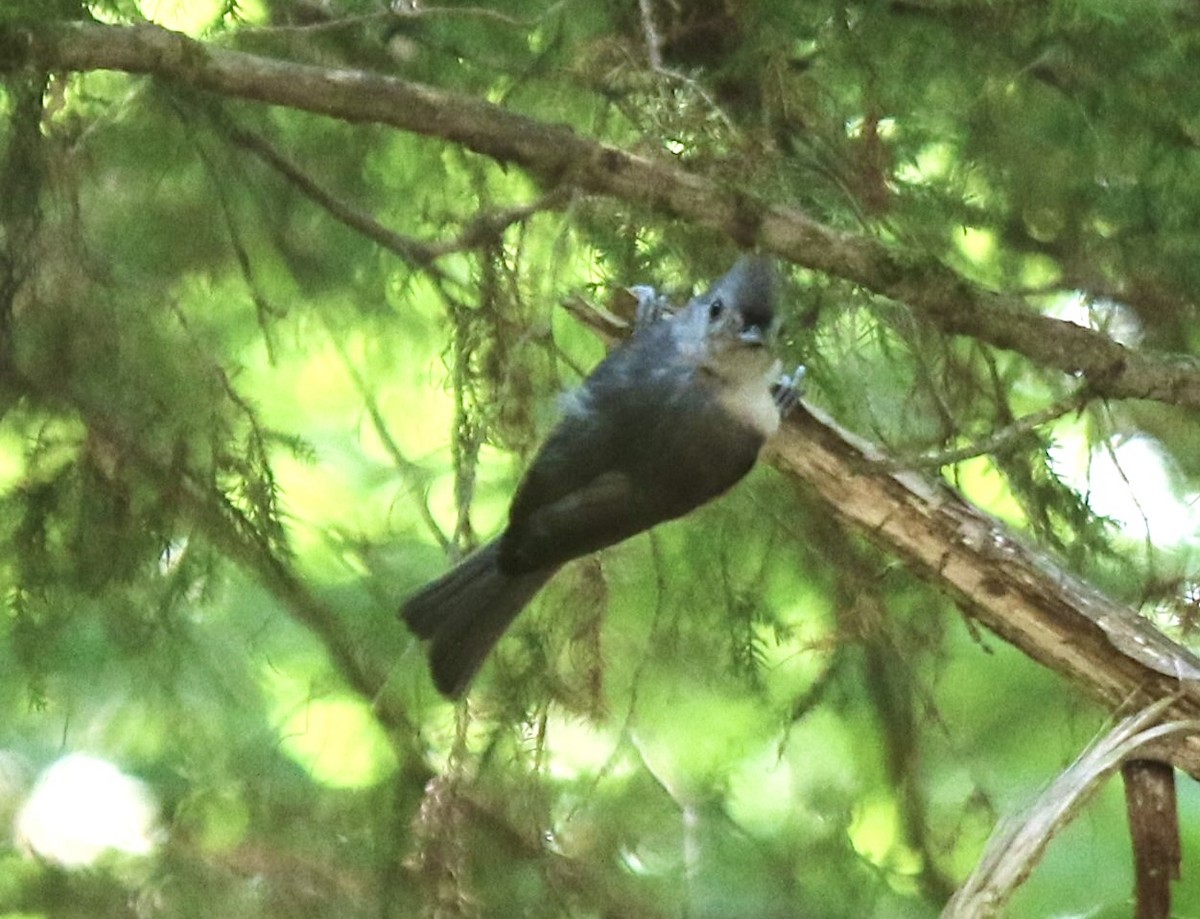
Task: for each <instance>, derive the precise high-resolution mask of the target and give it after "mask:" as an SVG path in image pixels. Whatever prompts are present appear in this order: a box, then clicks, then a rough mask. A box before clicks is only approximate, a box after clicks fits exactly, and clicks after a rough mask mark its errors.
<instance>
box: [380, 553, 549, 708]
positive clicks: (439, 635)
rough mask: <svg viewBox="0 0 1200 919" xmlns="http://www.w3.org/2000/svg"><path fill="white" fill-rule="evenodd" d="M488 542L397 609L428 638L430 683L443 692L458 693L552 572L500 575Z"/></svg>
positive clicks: (447, 693) (495, 555)
mask: <svg viewBox="0 0 1200 919" xmlns="http://www.w3.org/2000/svg"><path fill="white" fill-rule="evenodd" d="M498 553H499V543H498V542H497V541H493V542H490V543H488V544H487V545H486V546H483V547H482V548H481V549H478V550H477V551H475V552H473V553H472V554H471V555H469V556H467V557H466V558H464V559H463V560H462V561H461V562H459V563H458V564H457V565H456V566H455V567H454V568H451V569H450V570H449V571H447V572H446V573H445V574H444V575H442V576H441V577H440V578H438V579H437V580H436V581H433V582H432V583H430V584H426V585H425V587H423V588H421V590H420V591H418V592H417V593H415V594H413V595H412V596H411V597H409V598H408V599H407V600H406V601H405V602H404V605H403V606H402V607H401V608H400V615H401V616H403V618H404V621H405V622H407V623H408V627H409V628H410V629H412V630H413V632H414V633H416V634H417V635H418V636H419V637H421V638H427V639H429V640H430V646H429V667H430V670H431V671H432V672H433V682H434V685H436V686H437V688H438V690H439V691H440V692H441V693H442V694H443V695H446V696H450V697H451V698H455V697H457V696H460V695H462V693H463V691H464V690H465V689H466V688H467V684H468V683H470V682H471V678H472V677H474V676H475V673H476V672H477V671H478V670H479V668H480V667H481V666H483V662H484V660H485V659H486V658H487V656H488V653H489V652H490V651H491V650H492V648H493V647H494V646H495V644H496V642H497V641H499V640H500V636H501V635H503V634H504V630H505V629H507V628H508V626H509V624H510V623H511V622H512V621H513V619H515V618H516V617H517V613H519V612H521V610H522V609H524V608H525V604H527V603H528V602H529V601H530V600H532V599H533V595H534V594H535V593H537V592H538V590H539V589H540V588H541V586H542V585H543V584H545V583H546V581H548V580H549V579H550V576H551V575H552V574H554V572H555V571H556V570H557V569H555V568H549V569H543V570H540V571H533V572H530V573H528V574H517V575H508V574H504V573H503V572H502V571H501V570H500V567H499V565H498V564H497V556H498Z"/></svg>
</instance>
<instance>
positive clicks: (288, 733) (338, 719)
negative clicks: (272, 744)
mask: <svg viewBox="0 0 1200 919" xmlns="http://www.w3.org/2000/svg"><path fill="white" fill-rule="evenodd" d="M279 733H280V738H281V741H280V742H281V745H282V747H283V751H284V752H285V753H286V754H287V755H288V756H290V757H291V758H292V759H293V760H295V761H296V762H297V763H298V764H299V765H300V766H302V767H303V768H304V769H305V771H307V772H308V774H309V775H311V776H312V777H313V779H314V780H316V781H318V782H320V783H321V784H322V785H326V786H328V787H331V788H365V787H367V786H370V785H374V784H376V783H377V782H379V781H380V780H381V779H383V778H384V777H385V776H386V775H388V773H390V772H391V771H392V770H394V769H395V768H396V760H395V757H394V756H393V755H392V751H391V748H390V747H389V746H388V743H387V738H385V737H384V736H383V731H382V730H380V728H379V725H378V724H377V723H376V721H375V719H374V718H372V717H371V713H370V711H369V710H368V709H367V706H366V705H365V704H363V702H362V701H361V700H359V699H356V698H353V697H351V696H333V697H331V698H326V699H313V700H311V701H309V702H306V703H304V704H303V705H302V706H300V707H299V709H298V710H297V711H295V712H294V713H293V714H292V715H291V716H290V717H288V718H287V719H286V721H285V722H284V724H283V725H282V726H281V727H280V729H279Z"/></svg>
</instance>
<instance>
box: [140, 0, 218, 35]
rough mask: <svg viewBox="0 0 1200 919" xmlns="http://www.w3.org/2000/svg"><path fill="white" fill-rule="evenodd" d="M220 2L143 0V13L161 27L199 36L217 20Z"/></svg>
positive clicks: (215, 0)
mask: <svg viewBox="0 0 1200 919" xmlns="http://www.w3.org/2000/svg"><path fill="white" fill-rule="evenodd" d="M224 5H225V4H223V3H221V2H220V0H142V12H143V13H144V14H145V16H146V18H147V19H149V20H150V21H151V22H156V23H158V24H159V25H160V26H164V27H166V28H168V29H174V30H176V31H177V32H186V33H187V34H189V35H199V34H200V33H201V32H203V31H204V30H205V29H207V28H208V27H209V26H210V25H212V23H213V21H214V20H215V19H216V18H217V16H218V15H219V14H220V12H221V8H222V7H223V6H224Z"/></svg>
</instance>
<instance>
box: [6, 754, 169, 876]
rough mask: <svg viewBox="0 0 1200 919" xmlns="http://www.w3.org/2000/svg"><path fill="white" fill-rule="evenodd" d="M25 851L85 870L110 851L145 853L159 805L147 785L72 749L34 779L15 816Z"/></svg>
mask: <svg viewBox="0 0 1200 919" xmlns="http://www.w3.org/2000/svg"><path fill="white" fill-rule="evenodd" d="M15 828H16V837H17V841H18V843H19V844H20V846H21V847H22V848H23V849H24V850H25V851H27V852H29V853H31V854H33V855H36V856H38V857H39V858H42V859H45V860H47V861H51V862H54V863H55V864H58V865H62V866H63V867H65V868H84V867H87V866H88V865H92V864H94V863H95V862H96V861H97V860H98V859H99V858H100V857H101V856H103V855H105V854H106V853H109V852H120V853H124V854H126V855H149V854H150V853H151V852H152V851H153V850H154V848H155V846H156V845H157V844H158V842H159V841H160V840H159V837H160V835H161V834H160V830H159V828H158V804H157V802H156V801H155V800H154V797H153V795H152V794H151V793H150V790H149V788H147V786H146V785H145V784H144V783H143V782H141V781H139V780H138V779H135V778H132V777H130V776H128V775H126V774H125V773H123V772H121V770H120V769H118V768H117V767H116V766H114V765H113V764H112V763H110V762H108V761H107V760H103V759H99V758H98V757H95V756H89V755H88V754H86V753H72V754H70V755H68V756H64V757H63V758H62V759H60V760H58V761H57V762H55V763H54V764H52V765H51V766H50V767H49V768H48V769H46V771H45V772H43V773H42V774H41V776H40V777H39V778H38V780H37V783H36V784H35V785H34V787H33V791H32V793H31V794H30V795H29V798H28V800H27V801H26V802H25V805H24V806H23V807H22V808H21V810H20V812H19V813H18V814H17V818H16V827H15Z"/></svg>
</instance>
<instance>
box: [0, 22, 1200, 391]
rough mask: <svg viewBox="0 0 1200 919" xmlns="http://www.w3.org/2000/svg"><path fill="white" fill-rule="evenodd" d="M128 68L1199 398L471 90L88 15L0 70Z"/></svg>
mask: <svg viewBox="0 0 1200 919" xmlns="http://www.w3.org/2000/svg"><path fill="white" fill-rule="evenodd" d="M19 67H36V68H41V69H44V70H52V71H64V70H65V71H72V70H121V71H127V72H130V73H144V74H152V75H154V76H156V77H159V78H161V79H165V80H173V81H178V82H181V83H185V84H187V85H188V86H190V87H192V88H195V89H203V90H208V91H210V92H215V93H219V94H222V95H228V96H237V97H241V98H244V99H253V100H257V101H260V102H265V103H269V104H272V105H284V106H289V107H291V108H296V109H301V110H304V111H309V112H314V113H317V114H321V115H328V116H331V117H334V118H341V119H344V120H347V121H366V122H375V123H378V124H387V125H391V126H393V127H396V128H400V129H402V130H405V131H411V132H413V133H416V134H423V135H426V136H430V137H439V138H442V139H444V140H447V141H450V142H452V143H456V144H461V145H462V146H464V147H466V148H467V149H470V150H473V151H475V152H477V153H480V154H483V155H484V156H488V157H491V158H492V159H495V160H498V161H500V162H508V163H516V164H518V165H520V166H521V167H522V168H524V169H526V170H527V171H528V172H530V173H531V174H532V175H534V176H536V177H537V178H538V179H539V180H541V181H542V182H543V183H544V184H546V185H548V186H551V187H557V186H560V185H566V186H569V187H572V188H575V189H579V190H582V191H585V192H591V193H595V194H601V195H607V196H611V197H615V198H620V199H623V200H627V201H630V202H634V203H637V204H640V205H644V206H647V207H649V208H651V209H653V210H656V211H658V212H660V213H663V214H670V215H674V216H677V217H682V218H685V219H688V220H691V221H693V222H695V223H698V224H701V225H703V226H707V227H712V228H713V229H716V230H719V231H720V232H723V233H725V234H727V235H728V236H730V237H731V238H733V239H734V240H736V241H737V242H739V243H740V244H742V245H743V246H752V245H757V246H760V247H762V248H764V249H767V250H769V251H772V252H774V253H776V254H778V255H781V256H783V257H785V258H787V259H789V260H790V261H792V262H794V263H796V264H797V265H803V266H805V267H807V268H811V269H813V270H815V271H819V272H823V273H826V274H830V275H833V276H836V277H839V278H844V279H846V280H849V281H852V282H854V283H856V284H860V285H862V286H863V287H865V288H867V289H868V290H871V291H873V292H875V293H877V294H880V295H883V296H885V297H889V298H891V299H894V300H897V301H899V302H902V303H905V304H907V305H908V306H909V307H910V308H911V309H912V310H913V311H914V312H915V313H916V314H918V315H919V316H921V317H922V318H923V319H925V320H926V321H928V322H930V323H931V324H933V325H934V326H936V327H937V328H939V329H941V330H942V331H944V332H947V333H950V334H959V335H969V336H971V337H973V338H976V339H978V340H980V341H983V342H987V343H989V344H991V345H994V346H996V347H999V348H1006V349H1011V350H1013V351H1017V352H1019V353H1021V354H1023V355H1025V356H1026V357H1028V358H1029V359H1030V360H1032V361H1034V362H1035V363H1037V364H1040V365H1042V366H1045V367H1050V368H1055V369H1058V370H1061V371H1063V372H1064V373H1069V374H1074V375H1078V376H1080V377H1083V378H1084V379H1085V380H1086V381H1087V383H1088V384H1089V386H1090V387H1091V391H1092V392H1093V393H1094V394H1095V395H1096V396H1102V397H1107V398H1115V399H1129V398H1134V399H1152V400H1156V401H1160V402H1166V403H1171V404H1176V405H1188V406H1200V358H1195V357H1192V356H1190V355H1184V354H1152V353H1147V352H1143V351H1140V350H1137V349H1134V348H1127V347H1125V346H1124V345H1121V344H1120V343H1118V342H1116V341H1113V340H1112V339H1111V338H1109V337H1108V336H1106V335H1104V334H1103V333H1101V332H1097V331H1094V330H1091V329H1086V328H1083V327H1082V326H1078V325H1075V324H1073V323H1070V322H1065V321H1063V320H1060V319H1054V318H1051V317H1048V316H1043V315H1040V314H1039V313H1037V312H1036V311H1035V310H1033V309H1032V308H1031V307H1030V306H1029V305H1028V304H1027V303H1025V302H1024V301H1023V300H1022V299H1021V298H1019V297H1014V296H1011V295H1007V294H1003V293H997V292H994V291H989V290H987V289H985V288H982V287H980V286H979V285H977V284H974V283H972V282H970V281H968V280H966V279H965V278H962V277H961V276H959V275H958V274H956V273H955V272H954V271H952V270H950V269H949V268H947V267H946V266H944V265H942V264H941V263H939V262H937V261H936V260H934V259H932V258H928V257H921V256H913V255H911V254H906V253H903V252H900V251H898V250H895V249H893V248H890V247H889V246H887V245H885V244H884V243H882V242H880V241H879V240H877V239H874V238H871V237H868V236H859V235H853V234H849V233H844V232H841V231H838V230H835V229H832V228H830V227H827V226H825V225H823V224H821V223H819V222H817V221H816V220H813V219H812V218H811V217H809V216H808V215H807V214H805V213H804V212H802V211H800V210H797V209H795V208H789V207H784V206H781V205H777V204H771V203H768V202H765V201H762V200H759V199H756V198H753V197H751V196H749V195H747V194H745V193H743V192H740V191H738V190H736V189H733V190H731V189H729V188H727V187H725V186H724V185H719V184H717V183H716V182H713V181H710V180H708V179H706V178H704V177H702V176H698V175H695V174H692V173H689V172H687V171H685V170H684V169H682V168H680V167H678V166H677V165H675V164H674V163H672V162H671V161H670V160H669V159H667V158H666V157H665V156H664V157H661V158H651V157H647V156H641V155H637V154H633V153H629V152H627V151H625V150H621V149H618V148H616V147H612V146H609V145H606V144H602V143H599V142H597V141H595V140H592V139H590V138H588V137H585V136H583V135H580V134H578V133H577V132H575V131H574V130H572V129H571V128H570V127H568V126H566V125H562V124H547V123H545V122H541V121H537V120H535V119H532V118H528V117H526V116H523V115H519V114H516V113H514V112H511V111H508V110H506V109H504V108H501V107H499V106H496V105H492V104H490V103H487V102H482V101H479V100H478V99H474V98H471V97H467V96H463V95H459V94H457V93H452V92H447V91H445V90H441V89H437V88H434V87H430V86H424V85H421V84H418V83H413V82H410V81H407V80H402V79H398V78H395V77H385V76H379V75H376V74H372V73H367V72H363V71H353V70H331V69H325V68H321V67H313V66H308V65H302V64H294V63H290V62H287V61H281V60H274V59H271V58H265V57H260V56H256V55H252V54H245V53H242V52H238V51H230V50H226V49H223V48H219V47H216V46H213V45H207V44H203V43H201V42H197V41H194V40H193V39H190V38H188V37H187V36H184V35H181V34H179V33H176V32H170V31H168V30H166V29H162V28H160V27H157V26H151V25H139V26H108V25H98V24H93V23H67V24H55V25H49V26H45V27H38V28H36V29H34V28H25V27H9V28H6V29H0V70H6V69H7V70H12V69H15V68H19Z"/></svg>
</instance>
